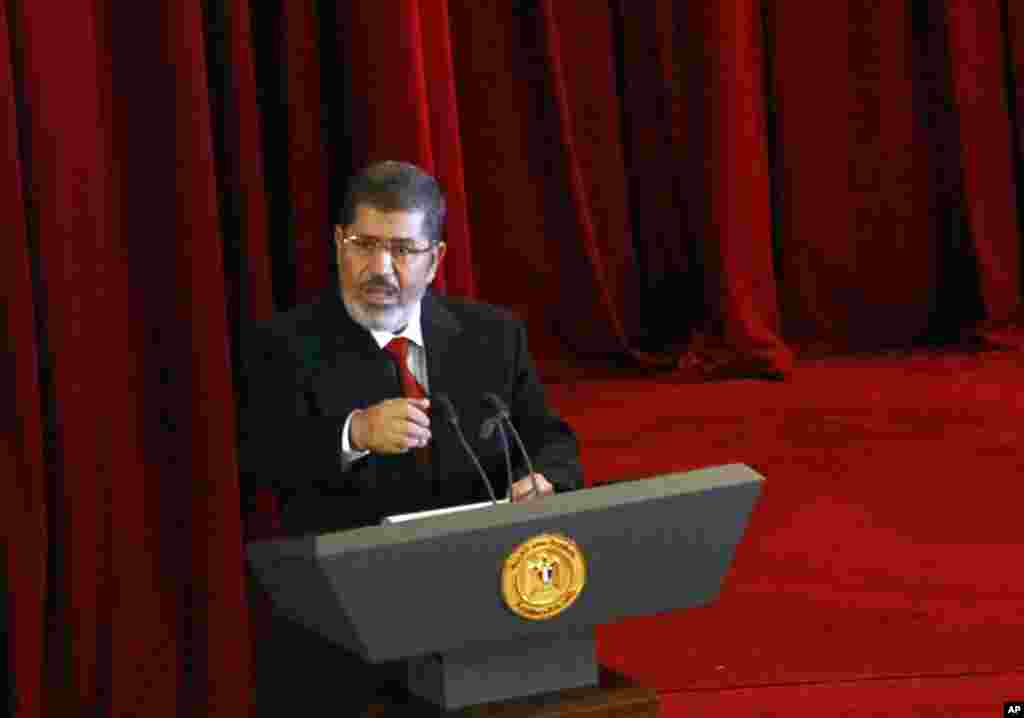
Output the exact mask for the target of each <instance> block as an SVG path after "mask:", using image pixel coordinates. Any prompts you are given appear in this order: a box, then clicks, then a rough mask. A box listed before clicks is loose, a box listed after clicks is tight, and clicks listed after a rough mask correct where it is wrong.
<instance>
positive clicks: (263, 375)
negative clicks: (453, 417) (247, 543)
mask: <svg viewBox="0 0 1024 718" xmlns="http://www.w3.org/2000/svg"><path fill="white" fill-rule="evenodd" d="M421 321H422V325H423V338H424V343H425V344H426V350H427V371H428V375H429V387H428V392H429V393H431V394H433V393H436V392H443V393H445V394H447V395H448V396H449V397H450V398H451V400H452V402H453V403H454V405H455V407H456V410H457V411H458V412H459V417H460V420H461V426H462V429H463V432H464V433H465V435H466V438H467V439H468V440H469V442H470V444H471V445H472V447H473V449H474V451H475V452H476V453H477V454H478V455H479V457H480V460H481V463H482V464H483V466H484V468H485V469H486V470H487V473H488V475H489V476H490V477H491V481H492V483H493V484H494V488H495V493H497V494H498V496H499V498H500V497H501V496H504V495H505V493H506V491H507V486H508V482H507V474H506V468H505V459H504V453H503V451H502V448H501V445H500V443H499V439H498V438H497V434H495V436H493V437H492V438H491V439H489V440H486V441H485V440H482V439H481V438H480V425H481V422H482V421H483V420H484V419H486V418H487V417H488V416H489V415H490V414H491V413H492V410H490V409H488V408H487V407H485V406H484V405H482V403H481V396H482V395H483V394H484V393H485V392H494V393H496V394H498V395H499V396H500V397H502V398H503V399H504V400H505V402H506V403H508V405H509V408H510V409H511V413H512V420H513V422H514V423H515V425H516V428H517V429H518V430H519V432H520V433H521V434H522V437H523V442H524V443H525V444H526V448H527V450H528V451H529V453H530V458H531V459H532V460H533V464H534V468H535V470H536V471H538V472H540V473H542V474H544V475H545V476H546V477H547V478H548V480H550V481H551V482H552V483H553V484H554V485H555V489H556V491H565V490H571V489H576V488H579V487H580V486H581V485H582V471H581V468H580V464H579V457H578V450H577V444H576V439H575V436H574V435H573V432H572V430H571V429H570V428H569V426H568V425H567V424H566V423H565V422H563V421H562V420H561V419H559V418H558V417H557V416H556V415H555V414H554V413H553V412H552V411H551V410H550V409H549V408H548V406H547V403H546V401H545V398H544V391H543V388H542V387H541V385H540V382H539V380H538V378H537V373H536V370H535V368H534V365H533V361H532V359H531V358H530V354H529V352H528V350H527V346H526V331H525V327H524V325H523V323H522V322H520V321H519V320H517V319H515V318H514V317H513V316H512V315H511V314H509V313H508V312H506V311H504V310H502V309H500V308H498V307H494V306H490V305H487V304H482V303H479V302H473V301H469V300H465V299H455V298H446V297H442V296H439V295H435V294H433V293H431V292H429V291H428V292H427V294H426V295H425V296H424V298H423V305H422V312H421ZM241 348H242V354H243V367H244V378H243V386H242V401H241V415H240V421H241V432H240V433H241V462H240V463H241V471H242V491H243V496H251V495H252V492H253V491H254V490H255V489H256V488H258V487H261V486H266V487H271V488H273V489H274V490H275V491H276V492H277V494H278V496H279V498H280V501H281V502H282V504H283V509H282V523H283V526H284V529H285V531H286V533H288V534H291V535H298V534H304V533H311V532H317V533H321V532H325V531H332V530H340V529H345V528H352V527H356V526H363V525H370V524H376V523H379V521H380V519H381V518H382V517H384V516H386V515H389V514H394V513H402V512H407V511H418V510H422V509H429V508H440V507H443V506H451V505H455V504H460V503H464V502H468V501H482V500H485V499H487V497H488V496H487V491H486V489H485V488H484V485H483V483H482V481H481V479H480V477H479V474H478V472H477V471H476V470H475V469H474V467H473V464H472V463H471V460H470V459H469V458H468V457H467V456H466V454H465V451H464V449H463V448H462V446H461V444H460V443H458V438H457V436H456V435H455V433H454V432H453V430H452V428H451V426H450V425H449V424H448V422H447V421H445V419H444V414H443V413H442V412H441V410H440V407H439V406H438V405H437V404H436V402H435V403H433V404H432V405H431V411H430V420H431V432H432V436H433V440H432V466H431V467H430V469H429V470H427V471H426V472H425V471H424V470H423V469H420V468H419V467H418V466H417V464H416V461H415V459H414V457H413V456H412V454H411V453H409V454H401V455H395V456H384V455H376V454H371V455H369V456H367V457H364V458H362V459H359V460H358V461H357V462H356V463H355V464H353V465H352V467H351V468H350V469H349V470H348V471H345V472H342V471H341V470H340V464H339V457H338V435H339V431H340V429H341V427H342V426H343V424H344V422H345V419H346V417H347V416H348V415H349V413H350V412H351V411H352V410H353V409H360V408H366V407H368V406H370V405H372V404H374V403H376V402H379V401H381V400H384V399H390V398H395V397H399V396H402V391H401V384H400V382H399V378H398V373H397V370H396V367H395V364H394V362H393V361H392V360H391V358H390V356H389V355H388V354H387V353H386V352H385V351H384V350H382V349H380V347H378V346H377V344H376V342H375V341H374V339H373V337H372V336H371V335H370V333H369V332H368V331H367V330H365V329H364V328H362V327H360V326H359V325H358V324H356V323H355V322H354V321H353V320H352V319H351V318H350V317H349V315H348V312H347V311H346V310H345V306H344V304H343V303H342V301H341V298H340V295H339V292H338V290H337V289H332V290H329V291H327V292H325V293H324V294H323V295H322V296H321V297H320V299H319V300H318V301H316V302H314V303H312V304H308V305H305V306H301V307H297V308H295V309H292V310H290V311H288V312H285V313H282V314H279V315H277V316H276V317H274V318H273V319H272V320H270V321H268V322H264V323H261V324H257V325H255V326H253V327H251V328H249V330H248V331H247V332H245V333H244V334H243V340H242V347H241ZM513 447H514V444H513ZM516 454H517V452H515V450H513V457H514V460H515V461H516V464H517V465H516V470H517V472H516V476H515V478H517V479H518V478H520V477H522V476H523V475H525V473H526V471H525V469H524V468H523V465H522V462H521V461H520V460H519V459H518V457H516Z"/></svg>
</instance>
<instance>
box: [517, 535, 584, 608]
mask: <svg viewBox="0 0 1024 718" xmlns="http://www.w3.org/2000/svg"><path fill="white" fill-rule="evenodd" d="M586 582H587V568H586V563H585V561H584V560H583V552H582V551H580V548H579V546H577V545H576V542H575V541H573V540H572V539H571V538H569V537H568V536H562V535H560V534H540V535H538V536H534V537H533V538H531V539H529V540H528V541H526V542H524V543H522V544H520V545H519V546H518V547H516V549H515V550H514V551H513V552H512V553H511V554H510V555H509V557H508V558H507V559H505V566H504V569H503V570H502V573H501V593H502V597H503V598H504V599H505V605H507V606H508V607H509V608H510V609H511V610H512V612H513V613H515V614H517V615H519V616H521V617H523V618H526V619H528V620H532V621H541V620H544V619H547V618H553V617H555V616H557V615H558V614H560V613H561V612H562V611H564V610H565V609H567V608H568V607H569V606H571V605H572V604H573V602H574V601H575V600H576V598H577V597H578V596H579V595H580V592H581V591H582V590H583V586H584V585H585V584H586Z"/></svg>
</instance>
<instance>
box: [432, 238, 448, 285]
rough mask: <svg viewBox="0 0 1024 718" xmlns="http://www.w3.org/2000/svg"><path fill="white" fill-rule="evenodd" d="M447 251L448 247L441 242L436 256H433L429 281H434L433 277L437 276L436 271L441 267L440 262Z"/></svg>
mask: <svg viewBox="0 0 1024 718" xmlns="http://www.w3.org/2000/svg"><path fill="white" fill-rule="evenodd" d="M447 251H448V245H447V244H445V243H444V242H442V243H441V244H439V245H438V247H437V254H435V255H434V266H433V267H432V268H431V270H430V271H431V275H430V281H434V277H436V276H437V270H438V269H439V268H440V267H441V260H443V259H444V255H445V252H447Z"/></svg>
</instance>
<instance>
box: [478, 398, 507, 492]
mask: <svg viewBox="0 0 1024 718" xmlns="http://www.w3.org/2000/svg"><path fill="white" fill-rule="evenodd" d="M501 419H502V417H501V413H500V412H499V413H498V414H496V415H494V416H492V417H490V418H488V419H484V421H483V423H482V424H480V438H481V439H490V438H491V435H492V434H494V430H495V429H497V430H498V438H499V439H501V448H502V449H503V451H504V453H505V473H506V475H507V476H508V500H509V501H511V500H512V451H511V450H510V449H509V446H508V434H506V433H505V424H504V422H502V420H501Z"/></svg>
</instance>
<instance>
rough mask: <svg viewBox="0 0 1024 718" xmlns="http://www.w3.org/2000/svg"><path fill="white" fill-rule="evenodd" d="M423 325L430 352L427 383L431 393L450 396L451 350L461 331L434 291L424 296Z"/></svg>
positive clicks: (452, 358)
mask: <svg viewBox="0 0 1024 718" xmlns="http://www.w3.org/2000/svg"><path fill="white" fill-rule="evenodd" d="M420 322H421V323H422V326H423V343H424V344H426V350H427V380H428V382H429V384H430V392H431V393H434V392H444V393H449V392H450V390H451V387H450V386H449V384H450V383H451V382H450V381H449V378H450V377H451V368H452V367H451V366H450V364H451V363H452V361H454V359H455V357H454V355H453V353H452V351H451V347H452V341H453V339H454V338H455V337H456V336H457V335H458V334H459V333H460V332H461V331H462V327H461V325H460V324H459V321H458V320H457V319H456V318H455V316H454V315H453V314H452V313H451V312H449V311H448V309H447V308H445V306H444V305H443V304H442V303H441V301H440V300H439V299H438V298H437V297H435V296H434V295H433V293H431V292H427V293H426V294H424V295H423V305H422V311H421V313H420Z"/></svg>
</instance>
